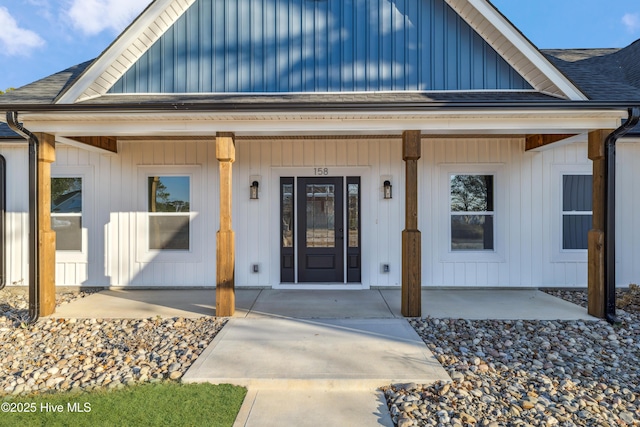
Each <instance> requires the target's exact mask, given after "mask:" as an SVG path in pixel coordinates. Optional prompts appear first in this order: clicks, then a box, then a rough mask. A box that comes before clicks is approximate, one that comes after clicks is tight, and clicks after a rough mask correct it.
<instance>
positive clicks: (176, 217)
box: [136, 166, 202, 262]
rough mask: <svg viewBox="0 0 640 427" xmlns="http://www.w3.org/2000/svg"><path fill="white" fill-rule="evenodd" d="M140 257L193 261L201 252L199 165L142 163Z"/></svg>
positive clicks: (138, 252)
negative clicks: (149, 164)
mask: <svg viewBox="0 0 640 427" xmlns="http://www.w3.org/2000/svg"><path fill="white" fill-rule="evenodd" d="M138 182H139V187H138V188H139V193H138V194H139V196H138V206H139V215H138V222H137V223H138V233H137V239H136V240H137V259H138V261H140V262H188V261H189V262H192V261H196V260H197V258H198V257H199V256H200V242H201V239H200V236H199V235H200V234H201V230H200V231H199V227H200V225H199V222H198V221H197V220H196V218H197V215H198V209H199V206H200V204H201V203H202V202H201V199H202V195H201V194H200V185H201V184H200V167H199V166H140V167H139V172H138Z"/></svg>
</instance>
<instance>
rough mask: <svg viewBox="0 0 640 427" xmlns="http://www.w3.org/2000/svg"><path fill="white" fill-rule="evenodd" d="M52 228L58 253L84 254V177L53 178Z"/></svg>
mask: <svg viewBox="0 0 640 427" xmlns="http://www.w3.org/2000/svg"><path fill="white" fill-rule="evenodd" d="M51 228H52V229H53V231H55V232H56V251H77V252H82V247H83V244H82V243H83V242H82V177H79V176H76V177H64V178H63V177H54V178H51Z"/></svg>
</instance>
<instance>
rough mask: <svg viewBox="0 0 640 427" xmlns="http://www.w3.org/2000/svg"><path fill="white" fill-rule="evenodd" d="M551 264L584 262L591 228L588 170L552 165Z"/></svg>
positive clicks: (590, 176) (585, 167)
mask: <svg viewBox="0 0 640 427" xmlns="http://www.w3.org/2000/svg"><path fill="white" fill-rule="evenodd" d="M552 170H553V177H552V178H553V183H554V185H552V197H553V203H552V204H551V206H550V207H551V209H552V213H551V218H552V222H551V244H552V246H553V250H552V251H551V262H586V261H587V237H588V232H589V230H590V229H591V228H592V197H593V191H592V185H593V184H592V182H593V178H592V167H591V165H589V164H555V165H553V169H552Z"/></svg>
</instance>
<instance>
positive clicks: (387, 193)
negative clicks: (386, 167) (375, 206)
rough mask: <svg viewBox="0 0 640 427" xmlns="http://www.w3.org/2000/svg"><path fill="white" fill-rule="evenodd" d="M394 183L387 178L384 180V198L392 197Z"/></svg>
mask: <svg viewBox="0 0 640 427" xmlns="http://www.w3.org/2000/svg"><path fill="white" fill-rule="evenodd" d="M392 187H393V186H392V185H391V181H389V180H386V181H385V182H384V198H385V199H391V198H392V193H391V189H392Z"/></svg>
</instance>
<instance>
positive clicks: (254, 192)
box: [249, 181, 260, 200]
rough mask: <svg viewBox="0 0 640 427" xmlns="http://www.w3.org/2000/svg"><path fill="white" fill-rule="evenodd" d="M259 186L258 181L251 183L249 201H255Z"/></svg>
mask: <svg viewBox="0 0 640 427" xmlns="http://www.w3.org/2000/svg"><path fill="white" fill-rule="evenodd" d="M259 186H260V183H259V182H258V181H253V182H252V183H251V187H249V190H250V191H249V198H250V199H251V200H257V199H258V187H259Z"/></svg>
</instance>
